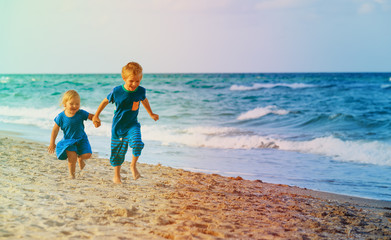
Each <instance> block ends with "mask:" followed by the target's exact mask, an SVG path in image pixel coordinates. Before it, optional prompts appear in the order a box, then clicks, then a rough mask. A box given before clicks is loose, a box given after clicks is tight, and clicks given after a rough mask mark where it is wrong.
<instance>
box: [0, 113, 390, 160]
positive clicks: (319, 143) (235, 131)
mask: <svg viewBox="0 0 391 240" xmlns="http://www.w3.org/2000/svg"><path fill="white" fill-rule="evenodd" d="M61 110H62V109H61V108H60V107H50V108H41V109H35V108H26V107H22V108H10V107H7V106H0V121H2V122H5V123H13V124H22V125H30V126H36V127H39V128H42V129H46V130H48V129H51V128H52V127H53V119H54V117H55V116H56V115H57V114H58V113H59V112H60V111H61ZM258 115H259V114H258ZM141 129H142V135H143V139H144V140H147V141H148V140H151V141H158V142H161V143H162V144H163V145H172V144H174V145H184V146H188V147H196V148H198V147H200V148H217V149H259V148H276V149H280V150H286V151H295V152H302V153H312V154H318V155H323V156H328V157H332V158H333V159H335V160H338V161H352V162H358V163H367V164H376V165H388V166H391V158H390V157H389V156H391V145H390V144H388V143H384V142H379V141H364V140H357V141H343V140H341V139H338V138H335V137H323V138H316V139H313V140H310V141H287V140H283V139H279V138H278V137H268V136H260V135H257V134H255V133H253V132H249V131H244V130H241V129H239V128H232V127H216V126H194V127H189V128H178V127H168V126H166V127H164V126H160V125H159V126H158V125H142V128H141ZM85 130H86V133H87V134H88V135H89V136H103V137H108V138H109V137H110V136H111V123H108V122H102V126H101V127H100V128H98V129H96V128H95V127H94V126H93V124H92V122H90V121H88V122H86V123H85Z"/></svg>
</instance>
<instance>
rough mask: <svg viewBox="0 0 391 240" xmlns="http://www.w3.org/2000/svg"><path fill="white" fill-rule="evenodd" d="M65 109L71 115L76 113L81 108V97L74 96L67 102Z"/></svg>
mask: <svg viewBox="0 0 391 240" xmlns="http://www.w3.org/2000/svg"><path fill="white" fill-rule="evenodd" d="M64 107H65V111H66V112H67V113H68V114H70V115H75V114H76V113H77V111H79V109H80V98H78V97H74V98H71V99H69V100H68V101H67V102H66V103H65V106H64Z"/></svg>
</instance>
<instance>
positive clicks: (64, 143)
mask: <svg viewBox="0 0 391 240" xmlns="http://www.w3.org/2000/svg"><path fill="white" fill-rule="evenodd" d="M67 151H72V152H76V154H77V155H78V156H80V155H83V154H86V153H92V150H91V145H90V142H89V141H88V138H86V137H85V138H82V139H62V140H61V141H59V142H58V143H57V146H56V155H57V158H58V159H60V160H66V159H67V158H68V155H67Z"/></svg>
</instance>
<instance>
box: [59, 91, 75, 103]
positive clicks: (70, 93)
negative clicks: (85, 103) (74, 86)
mask: <svg viewBox="0 0 391 240" xmlns="http://www.w3.org/2000/svg"><path fill="white" fill-rule="evenodd" d="M75 97H78V98H79V99H80V95H79V94H78V93H77V92H76V91H75V90H68V91H66V92H65V93H64V95H63V96H62V99H61V105H64V106H65V104H66V103H67V102H68V101H69V100H71V99H73V98H75Z"/></svg>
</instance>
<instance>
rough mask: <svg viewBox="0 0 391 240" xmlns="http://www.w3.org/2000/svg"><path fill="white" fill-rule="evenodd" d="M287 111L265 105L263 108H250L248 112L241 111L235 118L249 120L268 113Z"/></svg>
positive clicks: (283, 112) (283, 113)
mask: <svg viewBox="0 0 391 240" xmlns="http://www.w3.org/2000/svg"><path fill="white" fill-rule="evenodd" d="M288 113H289V111H287V110H284V109H278V108H277V107H276V106H267V107H264V108H260V107H258V108H255V109H253V110H250V111H248V112H245V113H242V114H240V115H239V117H238V118H237V119H238V120H250V119H257V118H261V117H263V116H266V115H268V114H276V115H286V114H288Z"/></svg>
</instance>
